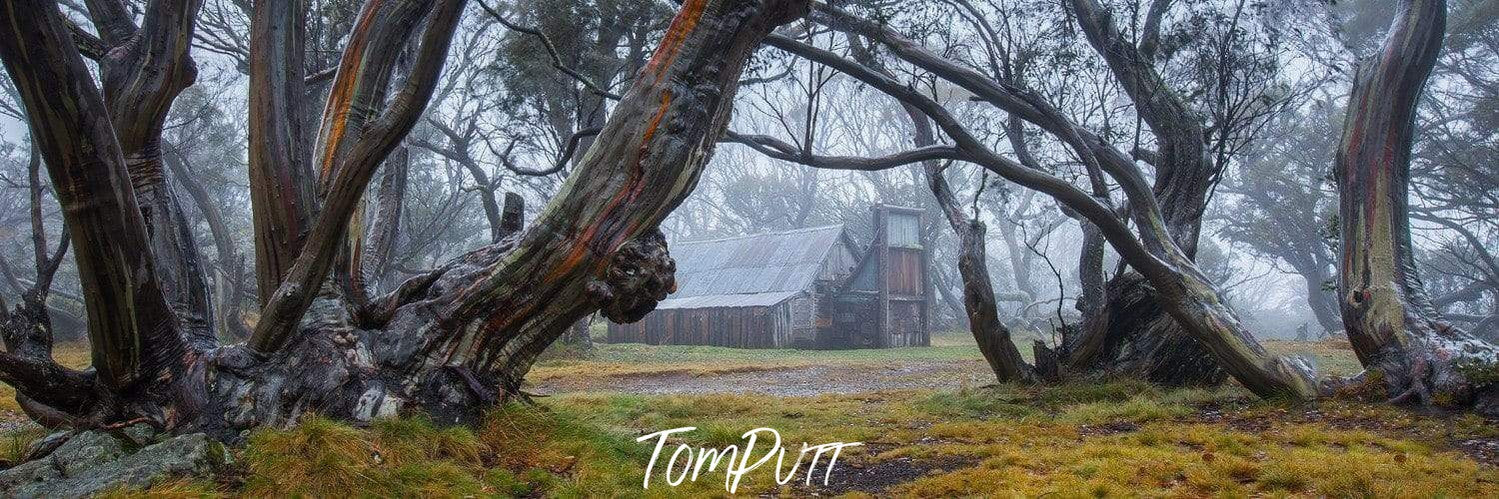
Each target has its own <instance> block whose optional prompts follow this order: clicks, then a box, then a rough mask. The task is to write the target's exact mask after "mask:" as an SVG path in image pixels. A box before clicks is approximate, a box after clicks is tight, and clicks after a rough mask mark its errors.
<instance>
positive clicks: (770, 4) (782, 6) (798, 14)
mask: <svg viewBox="0 0 1499 499" xmlns="http://www.w3.org/2000/svg"><path fill="white" fill-rule="evenodd" d="M811 10H812V2H809V1H807V0H766V2H765V14H766V17H768V18H769V20H770V23H771V24H770V25H771V26H780V25H782V24H786V23H789V22H792V21H795V20H797V19H801V18H803V17H806V16H807V14H808V13H809V12H811Z"/></svg>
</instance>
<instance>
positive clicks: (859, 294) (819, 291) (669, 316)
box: [609, 205, 931, 348]
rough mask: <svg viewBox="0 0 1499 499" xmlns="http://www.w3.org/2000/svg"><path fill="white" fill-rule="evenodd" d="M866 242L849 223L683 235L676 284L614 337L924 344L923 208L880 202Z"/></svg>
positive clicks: (790, 344) (788, 344) (614, 330)
mask: <svg viewBox="0 0 1499 499" xmlns="http://www.w3.org/2000/svg"><path fill="white" fill-rule="evenodd" d="M873 217H874V227H875V231H874V236H873V238H872V239H873V240H872V242H871V243H870V244H869V245H868V246H867V247H861V246H859V245H858V244H856V243H855V241H854V239H853V238H852V237H850V236H849V233H848V231H847V230H846V228H845V227H844V226H842V225H834V226H827V227H814V228H807V229H798V230H792V231H786V232H775V233H768V234H756V235H750V236H740V237H731V238H724V239H713V240H706V241H686V242H677V243H673V244H672V245H671V254H672V257H673V258H674V259H675V260H676V262H677V273H676V277H677V291H676V292H675V293H673V294H672V295H671V296H669V297H667V299H666V300H663V301H662V302H661V303H659V304H658V305H657V306H656V310H655V311H654V312H651V313H650V314H648V315H646V317H645V318H644V319H642V320H640V321H639V322H636V323H634V324H614V323H610V324H609V342H610V343H648V344H652V345H715V346H726V347H738V348H888V347H901V346H926V345H928V344H929V343H930V334H929V331H928V327H927V321H928V317H929V314H930V310H931V302H930V292H929V289H930V285H929V276H928V268H929V267H930V265H929V260H928V254H927V251H926V248H925V245H924V242H923V241H922V237H921V212H920V210H916V209H913V208H902V207H896V206H885V205H879V206H876V207H874V209H873Z"/></svg>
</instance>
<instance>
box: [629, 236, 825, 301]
mask: <svg viewBox="0 0 1499 499" xmlns="http://www.w3.org/2000/svg"><path fill="white" fill-rule="evenodd" d="M842 234H843V226H842V225H832V226H827V227H813V228H808V229H799V230H793V231H787V232H775V233H769V234H757V235H752V236H740V237H731V238H725V239H713V240H708V241H685V242H680V243H673V244H672V245H671V246H670V250H671V256H672V258H673V259H675V260H676V261H677V276H676V277H677V292H676V293H673V294H672V295H671V296H670V297H668V298H667V299H666V300H665V301H662V302H661V303H660V304H659V305H657V307H656V308H661V309H671V308H705V307H752V306H769V305H774V304H776V303H780V302H782V301H785V300H786V299H787V298H790V297H791V296H792V295H795V294H796V293H800V292H802V291H805V290H807V289H809V288H811V287H812V282H813V281H815V280H816V279H817V274H818V273H819V272H820V271H821V270H822V264H823V262H824V261H826V260H827V257H828V252H829V251H831V250H832V248H833V246H834V245H836V244H838V240H839V238H840V237H841V236H842ZM746 295H748V296H746ZM688 299H691V300H690V301H687V300H688ZM770 300H773V301H770Z"/></svg>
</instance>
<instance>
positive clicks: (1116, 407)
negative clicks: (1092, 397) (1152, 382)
mask: <svg viewBox="0 0 1499 499" xmlns="http://www.w3.org/2000/svg"><path fill="white" fill-rule="evenodd" d="M1191 412H1192V409H1191V408H1189V407H1187V406H1185V405H1181V404H1178V403H1173V402H1162V401H1160V400H1156V399H1152V398H1149V397H1145V396H1135V397H1132V398H1130V399H1129V400H1126V401H1123V402H1091V403H1086V404H1076V405H1070V406H1067V407H1065V408H1063V409H1062V413H1061V414H1060V415H1059V416H1058V417H1057V420H1058V421H1061V422H1064V423H1073V424H1103V423H1118V422H1123V421H1128V422H1132V423H1144V422H1147V421H1156V420H1162V419H1171V418H1178V417H1182V416H1185V415H1187V414H1190V413H1191Z"/></svg>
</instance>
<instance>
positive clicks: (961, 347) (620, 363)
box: [527, 333, 982, 383]
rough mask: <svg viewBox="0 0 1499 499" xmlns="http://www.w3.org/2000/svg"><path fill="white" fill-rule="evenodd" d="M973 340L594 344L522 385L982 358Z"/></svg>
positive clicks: (543, 367)
mask: <svg viewBox="0 0 1499 499" xmlns="http://www.w3.org/2000/svg"><path fill="white" fill-rule="evenodd" d="M981 358H982V357H981V356H980V355H979V353H978V347H977V346H976V345H975V343H974V342H973V338H972V337H970V336H966V333H964V334H963V335H961V336H960V335H957V334H947V335H937V336H936V337H934V338H933V339H932V346H930V347H910V348H889V349H879V350H795V349H744V348H725V347H712V346H686V345H662V346H657V345H644V344H639V343H623V344H606V343H599V344H595V345H594V349H593V351H592V352H590V353H588V354H587V356H586V357H583V358H578V357H576V356H558V357H554V358H549V359H546V360H543V361H542V362H540V363H538V364H537V365H536V367H535V368H534V369H532V370H531V373H530V375H529V376H527V380H528V381H531V382H536V383H540V382H545V381H549V380H553V379H558V378H569V379H582V378H595V379H597V378H615V377H629V376H645V375H660V374H688V375H694V376H705V375H712V374H727V373H737V372H756V371H766V370H772V369H785V368H796V367H808V366H814V365H820V366H826V365H846V366H874V365H887V364H891V363H895V362H899V361H909V360H933V361H966V360H975V359H981Z"/></svg>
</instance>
